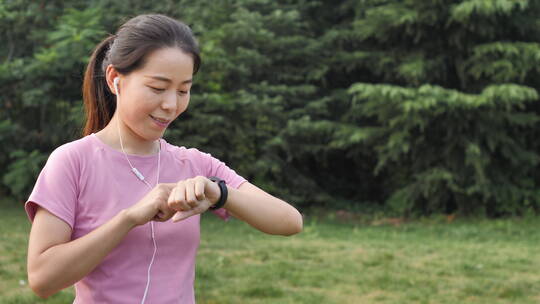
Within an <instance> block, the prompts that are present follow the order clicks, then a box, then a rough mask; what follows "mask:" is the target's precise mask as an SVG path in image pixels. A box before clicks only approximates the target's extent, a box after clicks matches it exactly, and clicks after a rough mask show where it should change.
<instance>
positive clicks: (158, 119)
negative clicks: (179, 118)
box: [150, 115, 171, 127]
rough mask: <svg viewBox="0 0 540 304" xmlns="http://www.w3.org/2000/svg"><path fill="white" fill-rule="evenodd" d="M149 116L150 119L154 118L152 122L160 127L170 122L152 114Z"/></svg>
mask: <svg viewBox="0 0 540 304" xmlns="http://www.w3.org/2000/svg"><path fill="white" fill-rule="evenodd" d="M150 118H152V120H154V122H156V123H157V124H158V125H159V126H162V127H166V126H167V125H168V124H169V123H170V122H171V121H170V120H168V119H164V118H160V117H155V116H152V115H150Z"/></svg>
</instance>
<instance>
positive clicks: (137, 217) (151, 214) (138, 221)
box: [126, 183, 176, 226]
mask: <svg viewBox="0 0 540 304" xmlns="http://www.w3.org/2000/svg"><path fill="white" fill-rule="evenodd" d="M175 186H176V183H164V184H158V185H157V186H155V187H154V189H152V190H151V191H150V192H148V193H147V194H146V195H145V196H144V197H143V198H142V199H141V200H140V201H139V202H137V203H136V204H135V205H133V206H131V207H129V208H128V209H126V215H127V216H128V218H129V219H130V221H131V222H132V223H133V224H134V225H136V226H139V225H144V224H146V223H148V222H149V221H158V222H165V221H168V220H169V219H170V218H171V217H172V216H173V215H174V214H175V213H176V210H174V209H171V208H170V207H169V205H168V204H167V200H168V199H169V195H170V193H171V191H172V190H173V189H174V187H175Z"/></svg>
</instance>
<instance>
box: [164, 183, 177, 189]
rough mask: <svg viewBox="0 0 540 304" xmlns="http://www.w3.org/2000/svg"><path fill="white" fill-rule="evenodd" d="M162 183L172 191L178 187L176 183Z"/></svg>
mask: <svg viewBox="0 0 540 304" xmlns="http://www.w3.org/2000/svg"><path fill="white" fill-rule="evenodd" d="M162 185H163V186H165V188H166V189H167V190H169V191H172V189H174V187H176V183H162Z"/></svg>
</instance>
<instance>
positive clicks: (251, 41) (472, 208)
mask: <svg viewBox="0 0 540 304" xmlns="http://www.w3.org/2000/svg"><path fill="white" fill-rule="evenodd" d="M141 13H162V14H166V15H169V16H172V17H175V18H178V19H180V20H183V21H185V22H186V23H187V24H189V25H191V26H192V28H193V30H194V32H195V34H196V35H197V37H198V39H199V41H200V44H201V49H202V58H203V65H202V68H201V70H200V72H199V74H198V75H197V76H196V78H195V85H194V87H193V92H192V100H191V104H190V108H189V110H188V111H187V112H186V113H184V114H183V115H182V116H180V118H179V119H177V121H175V123H174V124H173V125H172V126H171V127H170V129H169V130H168V131H167V133H166V135H165V137H166V139H167V140H168V141H169V142H171V143H174V144H177V145H184V146H191V147H197V148H199V149H201V150H203V151H206V152H210V153H212V154H213V155H214V156H216V157H218V158H220V159H221V160H223V161H225V162H226V163H227V164H228V165H229V166H230V167H232V168H234V169H235V170H236V171H237V172H238V173H240V174H241V175H243V176H244V177H246V178H247V179H248V180H250V181H251V182H253V183H255V184H257V185H259V186H261V187H262V188H264V189H265V190H267V191H269V192H271V193H273V194H276V195H278V196H280V197H282V198H284V199H286V200H288V201H289V202H291V203H293V204H294V205H296V206H297V207H299V208H300V209H303V210H306V209H308V208H310V207H315V206H317V207H322V208H335V209H338V208H339V209H343V208H346V209H352V210H360V211H373V210H382V211H384V212H387V213H388V214H400V215H406V216H418V215H427V214H432V213H460V214H468V215H473V214H474V215H481V216H490V217H493V216H504V215H524V214H538V213H539V211H540V190H539V189H540V188H539V184H540V173H539V170H538V169H539V162H540V156H539V151H540V144H539V141H538V140H537V138H538V137H539V136H538V135H539V114H540V106H539V104H538V99H539V96H538V89H539V85H540V77H538V76H539V72H540V64H539V63H540V17H539V16H540V3H539V2H538V1H532V0H531V1H527V0H491V1H490V0H463V1H449V0H432V1H423V0H405V1H397V0H393V1H392V0H345V1H340V2H339V3H336V2H335V1H322V0H318V1H317V0H316V1H307V0H300V1H283V0H282V1H270V0H220V1H210V0H199V1H184V0H180V1H159V2H148V1H135V0H132V1H122V2H118V1H110V0H99V1H97V0H96V1H69V2H66V1H28V0H12V1H8V0H2V1H0V35H1V36H0V38H1V40H0V41H2V43H0V90H1V91H0V92H1V94H0V140H1V143H2V144H1V145H0V168H1V169H2V170H1V171H0V183H1V186H0V192H1V193H4V194H5V195H9V196H14V197H16V198H17V199H18V200H20V201H24V199H25V198H26V197H27V196H28V195H29V193H30V191H31V189H32V187H33V183H34V182H35V178H36V177H37V174H39V171H40V170H41V167H42V166H43V164H44V162H45V161H46V159H47V156H48V155H49V153H50V152H51V151H52V150H53V149H54V148H55V147H57V146H59V145H61V144H63V143H65V142H68V141H71V140H74V139H77V138H79V137H80V133H81V128H82V123H83V122H82V118H83V113H82V102H81V85H82V75H83V72H84V67H85V63H86V62H87V60H88V58H89V55H90V53H91V51H92V49H93V48H94V47H95V46H96V45H97V43H98V42H99V41H101V39H103V38H104V37H105V36H106V35H107V33H114V31H115V30H116V28H117V27H118V26H119V25H120V24H121V23H122V22H123V21H125V20H127V19H128V18H129V17H132V16H135V15H138V14H141Z"/></svg>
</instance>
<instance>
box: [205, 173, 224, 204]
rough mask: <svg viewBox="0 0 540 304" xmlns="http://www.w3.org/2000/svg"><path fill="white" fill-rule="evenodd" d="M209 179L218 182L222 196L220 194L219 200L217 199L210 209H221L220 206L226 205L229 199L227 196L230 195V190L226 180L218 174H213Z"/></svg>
mask: <svg viewBox="0 0 540 304" xmlns="http://www.w3.org/2000/svg"><path fill="white" fill-rule="evenodd" d="M208 179H209V180H211V181H213V182H214V183H217V184H218V186H219V191H220V193H221V194H220V196H219V200H218V201H217V203H215V204H214V205H212V206H210V208H209V209H211V210H216V209H219V208H222V207H223V205H225V202H226V201H227V196H228V191H227V185H226V184H225V181H224V180H222V179H221V178H219V177H216V176H211V177H209V178H208Z"/></svg>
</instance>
